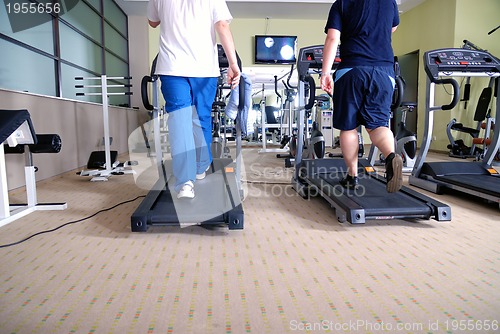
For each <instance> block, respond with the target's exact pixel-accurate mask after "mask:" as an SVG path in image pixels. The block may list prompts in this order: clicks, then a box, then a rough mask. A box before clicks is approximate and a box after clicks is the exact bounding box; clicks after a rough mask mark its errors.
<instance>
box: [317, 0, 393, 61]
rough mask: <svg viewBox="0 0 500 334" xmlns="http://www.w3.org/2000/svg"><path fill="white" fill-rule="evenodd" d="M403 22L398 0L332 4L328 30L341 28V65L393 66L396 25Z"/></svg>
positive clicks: (342, 0) (339, 0) (350, 0)
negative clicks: (400, 17)
mask: <svg viewBox="0 0 500 334" xmlns="http://www.w3.org/2000/svg"><path fill="white" fill-rule="evenodd" d="M397 25H399V12H398V6H397V4H396V1H395V0H337V1H335V2H334V3H333V4H332V7H331V8H330V13H329V15H328V20H327V22H326V26H325V33H327V31H328V29H337V30H339V31H340V33H341V34H340V58H341V59H342V61H341V63H340V65H339V68H346V67H354V66H363V65H365V66H392V65H393V64H394V52H393V50H392V45H391V41H392V36H391V35H392V31H391V30H392V27H395V26H397Z"/></svg>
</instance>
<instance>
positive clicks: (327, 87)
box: [320, 75, 333, 96]
mask: <svg viewBox="0 0 500 334" xmlns="http://www.w3.org/2000/svg"><path fill="white" fill-rule="evenodd" d="M320 83H321V89H323V90H324V91H325V92H327V93H328V95H330V96H332V94H333V78H332V76H331V75H322V76H321V79H320Z"/></svg>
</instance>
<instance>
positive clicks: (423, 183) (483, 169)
mask: <svg viewBox="0 0 500 334" xmlns="http://www.w3.org/2000/svg"><path fill="white" fill-rule="evenodd" d="M424 66H425V72H426V73H427V96H426V113H425V132H424V136H423V140H422V144H421V146H420V151H419V154H418V156H417V161H416V163H415V167H414V168H413V171H412V174H411V176H410V184H411V185H414V186H417V187H420V188H422V189H425V190H428V191H431V192H434V193H436V194H442V193H444V192H450V193H453V192H455V193H457V192H458V193H467V194H471V195H473V196H475V197H478V198H482V199H485V200H487V201H491V202H494V203H498V204H499V207H500V174H499V173H498V172H497V171H496V170H495V169H494V168H493V166H492V163H493V160H494V158H495V156H496V154H497V153H498V149H499V147H500V137H499V136H500V131H499V130H500V129H499V126H498V125H499V124H500V112H499V111H500V103H499V100H498V94H499V90H500V85H499V82H498V81H499V79H498V78H499V77H500V61H499V59H497V58H496V57H494V56H493V55H491V54H490V53H488V52H486V51H484V50H474V49H461V48H448V49H437V50H432V51H428V52H426V53H425V54H424ZM454 77H461V78H470V77H486V78H490V79H492V78H495V81H496V82H495V90H496V91H495V94H494V96H495V97H496V110H497V111H496V116H495V123H496V127H495V130H494V135H493V138H492V140H491V143H490V145H489V147H488V150H487V152H486V154H485V156H484V158H483V160H482V161H447V162H425V159H426V156H427V153H428V151H429V146H430V143H431V138H432V131H433V127H434V112H435V111H440V110H450V109H452V108H454V107H455V106H456V105H457V103H458V101H459V95H460V88H459V84H458V83H457V81H456V80H455V79H454ZM436 85H451V87H453V94H454V95H453V100H452V101H451V103H450V104H448V105H443V106H435V105H434V98H435V88H436V87H435V86H436Z"/></svg>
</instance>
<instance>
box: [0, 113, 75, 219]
mask: <svg viewBox="0 0 500 334" xmlns="http://www.w3.org/2000/svg"><path fill="white" fill-rule="evenodd" d="M61 145H62V144H61V138H60V137H59V135H57V134H43V135H42V134H36V132H35V129H34V127H33V124H32V122H31V116H30V113H29V112H28V110H25V109H22V110H0V226H3V225H6V224H8V223H11V222H13V221H14V220H16V219H19V218H21V217H23V216H26V215H27V214H29V213H32V212H34V211H42V210H44V211H48V210H64V209H66V208H67V204H66V203H38V201H37V195H36V177H35V171H36V167H35V166H33V159H32V154H33V153H59V152H60V150H61ZM5 154H24V156H25V161H26V164H25V167H24V176H25V182H26V197H27V203H26V204H9V193H8V187H7V171H6V164H5Z"/></svg>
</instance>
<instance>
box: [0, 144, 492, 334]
mask: <svg viewBox="0 0 500 334" xmlns="http://www.w3.org/2000/svg"><path fill="white" fill-rule="evenodd" d="M257 151H258V148H256V147H247V148H246V149H245V151H244V161H245V167H246V168H245V172H246V173H245V174H244V175H243V178H244V180H245V181H247V182H245V185H246V190H247V197H246V199H245V201H244V203H243V204H244V209H245V228H244V230H233V231H229V230H224V229H217V230H207V229H204V228H201V227H198V226H191V227H187V228H183V229H181V228H177V227H161V226H155V227H152V228H150V229H149V230H148V232H145V233H132V232H131V231H130V215H131V213H132V212H133V211H134V210H135V208H136V207H137V205H139V203H140V200H141V199H137V200H134V201H132V202H130V203H127V204H123V205H120V206H118V207H116V208H114V209H111V210H109V211H105V212H102V213H99V214H97V215H95V216H93V217H92V218H89V219H87V220H84V221H81V222H78V223H74V224H69V225H66V226H63V227H61V228H59V229H57V230H55V231H53V232H50V233H44V234H41V235H36V236H33V237H32V238H30V239H29V240H27V241H25V242H22V243H20V244H16V245H13V246H10V247H4V248H0V291H1V297H0V333H20V334H21V333H120V334H121V333H226V334H230V333H273V334H274V333H285V332H289V333H295V332H308V333H321V332H329V333H379V332H384V333H498V332H500V330H499V326H500V324H499V321H500V219H499V218H500V214H499V212H500V211H499V209H498V205H488V204H486V203H483V202H481V201H477V200H474V199H471V198H467V197H465V196H451V195H441V196H439V195H433V194H432V197H434V198H437V199H438V200H441V201H442V202H445V203H447V204H449V205H450V206H451V207H452V215H453V219H452V221H451V222H449V223H438V222H436V221H433V220H430V221H418V222H415V221H402V220H393V221H369V222H368V223H366V224H364V225H349V224H339V223H338V222H337V221H336V219H335V215H334V213H333V211H332V209H331V208H330V207H329V205H328V204H327V203H326V201H324V200H323V199H321V198H313V199H311V200H309V201H306V200H304V199H302V198H300V197H299V196H297V195H296V194H295V192H294V191H293V190H292V188H291V187H290V185H289V181H290V178H291V176H292V174H291V173H292V172H291V170H287V169H285V168H284V163H283V160H279V159H277V158H276V157H275V155H274V154H270V153H268V154H258V153H257ZM133 180H134V178H133V177H132V176H131V175H123V176H113V177H112V178H111V179H110V180H109V181H108V182H89V179H88V178H84V177H80V176H78V175H76V174H75V172H71V173H67V174H64V175H62V176H60V177H56V178H53V179H50V180H46V181H42V182H39V183H38V195H39V201H40V202H43V201H49V202H59V201H67V202H68V209H66V210H64V211H54V212H35V213H32V214H30V215H28V216H26V217H24V218H22V219H19V220H17V221H15V222H13V223H10V224H8V225H6V226H3V227H1V228H0V244H2V245H5V244H9V243H13V242H17V241H19V240H22V239H24V238H26V237H29V236H32V235H34V234H35V233H37V232H40V231H45V230H49V229H55V228H57V227H59V226H61V225H63V224H65V223H68V222H71V221H75V220H78V219H81V218H84V217H87V216H91V215H93V214H94V213H96V212H98V211H99V210H102V209H106V208H110V207H112V206H114V205H116V204H118V203H121V202H123V201H127V200H132V199H134V198H136V197H137V196H141V195H144V194H146V191H145V190H143V189H139V188H137V187H136V186H135V185H134V181H133ZM427 194H428V195H430V194H429V193H427ZM23 196H24V194H23V191H22V189H19V190H15V191H13V192H11V201H12V202H15V201H23V200H24V199H23Z"/></svg>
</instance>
